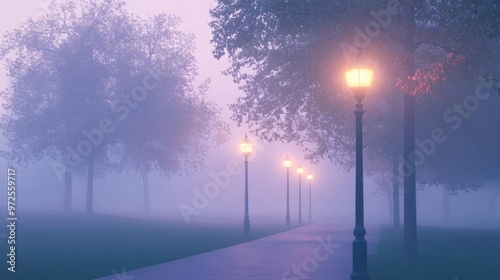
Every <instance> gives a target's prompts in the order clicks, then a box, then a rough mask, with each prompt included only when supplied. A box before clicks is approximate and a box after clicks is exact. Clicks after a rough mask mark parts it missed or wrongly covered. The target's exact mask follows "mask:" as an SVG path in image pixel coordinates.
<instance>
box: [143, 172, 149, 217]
mask: <svg viewBox="0 0 500 280" xmlns="http://www.w3.org/2000/svg"><path fill="white" fill-rule="evenodd" d="M142 185H143V187H144V212H146V213H149V180H148V173H146V172H145V173H144V174H143V175H142Z"/></svg>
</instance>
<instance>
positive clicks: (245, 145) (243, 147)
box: [240, 134, 253, 234]
mask: <svg viewBox="0 0 500 280" xmlns="http://www.w3.org/2000/svg"><path fill="white" fill-rule="evenodd" d="M252 147H253V145H252V143H250V141H248V136H247V135H246V134H245V139H244V140H243V142H241V144H240V151H241V153H242V154H243V156H244V157H245V218H244V220H243V233H244V234H249V233H250V216H249V215H248V155H250V152H252Z"/></svg>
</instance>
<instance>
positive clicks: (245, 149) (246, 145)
mask: <svg viewBox="0 0 500 280" xmlns="http://www.w3.org/2000/svg"><path fill="white" fill-rule="evenodd" d="M252 148H253V145H252V143H250V141H248V136H247V135H246V134H245V140H243V142H241V144H240V151H241V153H242V154H243V155H244V156H245V157H248V155H249V154H250V153H251V152H252Z"/></svg>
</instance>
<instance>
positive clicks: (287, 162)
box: [283, 155, 292, 168]
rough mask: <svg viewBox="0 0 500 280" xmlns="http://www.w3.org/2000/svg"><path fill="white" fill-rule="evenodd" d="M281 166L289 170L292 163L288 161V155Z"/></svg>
mask: <svg viewBox="0 0 500 280" xmlns="http://www.w3.org/2000/svg"><path fill="white" fill-rule="evenodd" d="M283 165H284V166H285V168H290V166H292V161H291V160H290V158H289V157H288V155H286V159H285V160H284V161H283Z"/></svg>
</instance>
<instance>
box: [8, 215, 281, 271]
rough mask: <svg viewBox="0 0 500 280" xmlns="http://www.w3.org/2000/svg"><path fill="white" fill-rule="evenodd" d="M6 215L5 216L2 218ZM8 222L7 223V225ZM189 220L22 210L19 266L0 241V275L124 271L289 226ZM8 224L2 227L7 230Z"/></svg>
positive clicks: (18, 231) (18, 248) (252, 238)
mask: <svg viewBox="0 0 500 280" xmlns="http://www.w3.org/2000/svg"><path fill="white" fill-rule="evenodd" d="M2 220H5V219H2ZM4 227H5V226H4ZM251 229H252V234H251V236H250V237H249V238H245V237H244V236H243V234H242V230H243V229H242V226H236V225H234V226H222V225H217V226H209V225H205V226H200V225H198V226H195V225H190V226H185V225H176V224H169V223H167V222H160V221H150V220H138V219H131V218H123V217H112V216H104V215H93V216H87V215H83V214H75V215H46V214H45V215H42V214H26V215H19V220H18V223H17V236H16V239H17V241H16V244H17V248H16V250H17V252H16V257H17V259H16V272H15V273H11V272H8V271H7V264H6V260H7V256H6V254H7V253H8V252H7V246H6V245H7V244H6V242H5V239H3V240H2V242H1V243H0V253H1V255H2V257H1V260H2V262H1V263H2V265H1V266H2V268H1V270H0V279H2V280H8V279H16V280H17V279H21V280H59V279H60V280H79V279H85V280H88V279H93V278H96V277H100V276H105V275H110V274H113V272H112V271H117V272H118V273H120V272H121V271H122V268H125V269H126V270H133V269H136V268H141V267H145V266H150V265H154V264H158V263H162V262H167V261H171V260H175V259H179V258H183V257H188V256H192V255H195V254H199V253H203V252H208V251H212V250H215V249H219V248H223V247H228V246H232V245H235V244H238V243H242V242H245V241H248V240H254V239H258V238H261V237H265V236H268V235H272V234H275V233H278V232H282V231H285V230H287V229H289V228H286V227H284V226H282V227H280V226H274V227H273V226H264V225H262V226H259V225H252V228H251ZM4 232H6V230H1V231H0V233H4Z"/></svg>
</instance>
